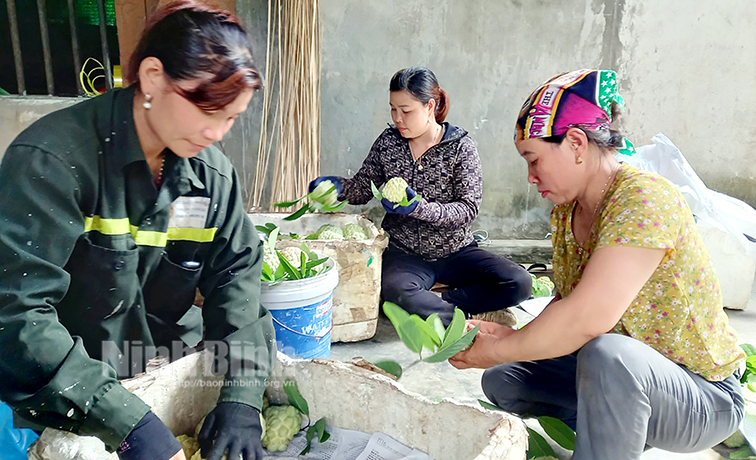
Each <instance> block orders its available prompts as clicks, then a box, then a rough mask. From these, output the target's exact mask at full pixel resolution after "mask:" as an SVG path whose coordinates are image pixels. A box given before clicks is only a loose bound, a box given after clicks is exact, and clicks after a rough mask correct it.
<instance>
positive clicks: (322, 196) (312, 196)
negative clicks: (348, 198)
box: [307, 184, 336, 201]
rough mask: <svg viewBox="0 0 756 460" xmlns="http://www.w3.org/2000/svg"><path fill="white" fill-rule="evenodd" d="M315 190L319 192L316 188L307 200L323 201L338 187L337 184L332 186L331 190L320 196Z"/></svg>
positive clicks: (308, 195)
mask: <svg viewBox="0 0 756 460" xmlns="http://www.w3.org/2000/svg"><path fill="white" fill-rule="evenodd" d="M315 190H317V188H315V189H314V190H313V191H312V192H310V193H308V194H307V198H309V199H310V200H312V201H321V200H322V199H323V198H325V197H327V196H328V195H330V194H331V193H333V192H335V191H336V185H335V184H334V185H332V186H331V188H329V189H328V190H326V191H324V192H323V193H320V194H317V193H315Z"/></svg>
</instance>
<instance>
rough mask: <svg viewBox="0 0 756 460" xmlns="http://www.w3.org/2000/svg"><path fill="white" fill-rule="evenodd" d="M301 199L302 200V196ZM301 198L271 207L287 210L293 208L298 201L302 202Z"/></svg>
mask: <svg viewBox="0 0 756 460" xmlns="http://www.w3.org/2000/svg"><path fill="white" fill-rule="evenodd" d="M302 198H304V196H303V197H302ZM302 198H297V199H296V200H294V201H282V202H280V203H276V204H274V205H273V206H275V207H277V208H288V207H289V206H294V205H295V204H297V203H299V202H300V201H302Z"/></svg>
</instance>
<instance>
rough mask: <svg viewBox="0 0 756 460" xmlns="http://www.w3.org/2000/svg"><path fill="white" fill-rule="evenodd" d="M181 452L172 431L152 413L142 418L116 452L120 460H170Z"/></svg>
mask: <svg viewBox="0 0 756 460" xmlns="http://www.w3.org/2000/svg"><path fill="white" fill-rule="evenodd" d="M180 450H181V444H180V443H179V442H178V440H176V437H175V436H173V433H171V430H169V429H168V427H167V426H165V424H164V423H163V422H162V421H161V420H160V419H159V418H158V417H157V415H155V414H153V413H152V412H151V411H150V412H147V414H146V415H145V416H144V417H142V420H140V421H139V423H137V424H136V426H135V427H134V429H133V430H131V433H129V435H128V436H126V439H124V440H123V442H122V443H121V445H120V447H118V450H117V451H116V452H117V454H118V458H119V459H120V460H168V459H170V458H171V457H173V456H174V455H176V454H177V453H178V451H180Z"/></svg>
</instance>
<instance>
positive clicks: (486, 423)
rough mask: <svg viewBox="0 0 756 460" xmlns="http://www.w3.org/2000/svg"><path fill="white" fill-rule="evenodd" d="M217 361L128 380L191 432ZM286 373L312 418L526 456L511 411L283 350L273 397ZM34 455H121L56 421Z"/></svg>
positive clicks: (467, 450) (111, 459) (453, 456)
mask: <svg viewBox="0 0 756 460" xmlns="http://www.w3.org/2000/svg"><path fill="white" fill-rule="evenodd" d="M212 363H213V357H212V355H211V354H210V353H208V352H201V353H196V354H193V355H189V356H187V357H184V358H181V359H179V360H178V361H176V362H174V363H171V364H169V365H167V366H165V367H162V368H159V369H157V370H155V371H152V372H149V373H147V374H144V375H141V376H139V377H136V378H133V379H130V380H126V381H124V382H123V384H124V386H125V387H126V388H128V389H129V390H131V391H133V392H134V393H135V394H137V395H138V396H139V397H140V398H142V399H143V400H144V401H145V402H146V403H147V404H149V405H150V406H151V407H152V411H153V412H154V413H155V414H156V415H157V416H158V417H160V419H161V420H163V422H164V423H165V424H166V425H167V426H168V428H170V429H171V430H172V431H173V433H174V434H177V435H178V434H189V433H193V432H194V429H195V426H196V425H197V424H198V423H199V422H200V420H201V419H202V417H203V416H204V415H205V414H207V413H208V412H209V411H210V410H211V409H212V407H213V406H214V405H215V402H216V400H217V398H218V395H219V392H220V385H219V383H222V379H221V378H220V377H214V376H212V375H210V373H209V372H208V370H209V369H211V367H212ZM287 380H291V381H294V382H295V383H296V384H297V387H298V388H299V391H300V392H301V394H302V396H303V397H304V398H305V399H306V400H307V403H308V405H309V408H310V419H311V420H318V419H320V418H321V417H325V418H326V422H327V423H328V424H329V425H331V426H336V427H340V428H346V429H352V430H359V431H363V432H366V433H374V432H382V433H386V434H388V435H389V436H391V437H393V438H394V439H396V440H397V441H399V442H401V443H403V444H405V445H407V446H409V447H411V448H414V449H418V450H421V451H423V452H426V453H428V454H429V455H430V456H431V457H433V458H434V459H435V460H493V459H500V460H524V459H525V452H526V449H527V432H526V429H525V425H524V423H523V422H522V420H520V419H519V418H517V417H515V416H513V415H510V414H507V413H504V412H498V411H490V410H487V409H483V408H482V407H479V406H469V405H464V404H459V403H456V402H454V401H450V400H443V401H440V402H437V401H430V400H428V399H427V398H424V397H422V396H419V395H417V394H413V393H410V392H408V391H406V390H405V389H404V388H403V387H402V385H401V384H400V383H398V382H395V381H394V380H392V379H390V378H388V377H385V376H383V375H380V374H377V373H375V372H371V371H368V370H366V369H363V368H361V367H357V366H355V365H353V364H350V363H344V362H339V361H331V360H326V359H314V360H300V359H291V358H289V357H287V356H285V355H283V354H282V353H279V354H278V359H277V362H276V365H275V367H274V369H273V372H272V374H271V378H270V380H269V383H268V388H267V390H266V391H267V394H268V397H269V399H270V400H271V402H272V403H274V404H275V403H282V402H286V395H285V392H284V390H283V385H284V382H286V381H287ZM201 382H204V383H202V384H201ZM29 458H30V459H31V460H117V457H116V456H115V454H108V453H107V452H106V451H105V448H104V445H103V444H102V442H101V441H99V440H98V439H96V438H93V437H79V436H76V435H73V434H70V433H65V432H62V431H58V430H54V429H50V428H48V429H46V430H45V431H44V432H43V433H42V435H41V436H40V438H39V440H38V441H37V443H35V444H34V446H32V448H31V449H30V455H29Z"/></svg>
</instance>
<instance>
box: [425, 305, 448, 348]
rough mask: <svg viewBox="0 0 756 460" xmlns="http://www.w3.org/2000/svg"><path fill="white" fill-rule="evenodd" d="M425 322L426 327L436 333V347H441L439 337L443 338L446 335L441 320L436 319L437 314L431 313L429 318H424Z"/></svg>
mask: <svg viewBox="0 0 756 460" xmlns="http://www.w3.org/2000/svg"><path fill="white" fill-rule="evenodd" d="M425 322H426V323H428V325H429V326H430V327H431V328H433V330H434V331H435V332H436V337H437V338H438V346H439V347H440V346H441V343H442V342H441V337H444V336H445V335H446V329H445V328H444V323H443V322H441V318H439V317H438V313H433V314H432V315H430V316H429V317H427V318H425Z"/></svg>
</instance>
